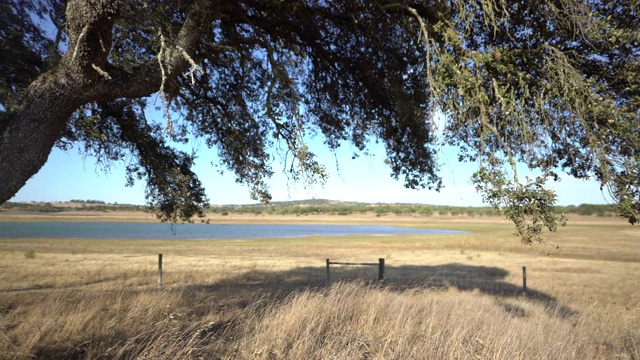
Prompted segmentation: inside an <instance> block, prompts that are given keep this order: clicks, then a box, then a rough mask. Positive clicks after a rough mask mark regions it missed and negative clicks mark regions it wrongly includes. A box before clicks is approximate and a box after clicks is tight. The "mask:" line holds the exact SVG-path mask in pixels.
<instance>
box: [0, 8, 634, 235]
mask: <svg viewBox="0 0 640 360" xmlns="http://www.w3.org/2000/svg"><path fill="white" fill-rule="evenodd" d="M639 9H640V5H639V2H638V1H637V0H617V1H612V0H611V1H582V0H540V1H527V0H475V1H463V0H435V1H434V0H430V1H408V0H398V1H387V0H379V1H364V0H363V1H358V0H356V1H352V0H292V1H281V0H237V1H218V0H148V1H133V0H109V1H108V0H69V1H65V0H41V1H34V0H10V1H8V2H3V3H2V4H1V5H0V46H1V53H0V104H1V105H2V106H1V107H0V110H1V111H0V203H1V202H5V201H7V200H8V199H10V198H11V197H12V196H13V195H14V194H15V193H16V192H17V191H18V190H19V189H20V188H21V187H22V186H23V185H24V184H25V182H26V181H27V180H28V179H29V178H30V177H31V176H33V175H34V174H35V173H36V172H37V171H38V170H39V169H40V168H41V167H42V166H43V164H44V163H45V162H46V160H47V157H48V155H49V153H50V151H51V149H52V148H53V147H54V146H57V147H60V148H62V149H70V148H71V147H73V146H78V147H79V148H81V149H82V150H83V151H84V152H86V153H87V154H90V155H94V156H96V157H97V158H98V159H99V161H103V162H105V163H109V162H112V161H122V160H123V159H128V160H127V173H128V181H130V182H133V181H136V180H144V181H146V183H147V200H148V201H149V203H150V204H152V205H153V206H154V207H155V208H156V210H157V212H158V215H159V217H160V218H161V219H162V220H168V221H185V220H189V219H191V218H193V217H195V216H204V214H203V207H205V206H206V205H207V202H208V200H207V198H206V196H205V193H204V189H203V188H202V185H201V183H200V181H199V180H198V178H197V176H196V174H194V173H193V171H192V169H191V167H192V165H193V161H194V157H195V154H188V153H184V152H181V151H178V150H176V149H175V148H173V147H172V146H171V143H173V142H176V141H177V142H185V141H188V139H189V138H190V137H198V138H201V139H203V140H204V142H205V143H206V144H207V146H209V147H211V148H215V149H217V151H218V154H219V157H220V161H221V163H222V164H221V165H223V166H224V167H226V168H228V169H230V170H231V171H233V173H235V175H236V176H237V180H238V181H239V182H242V183H245V184H247V185H248V186H249V188H250V189H251V196H252V197H253V198H254V199H259V200H262V201H268V200H269V199H270V195H269V190H268V188H267V186H266V183H265V179H267V178H269V176H271V174H272V173H273V169H272V168H271V165H270V164H271V157H272V153H273V149H274V148H276V147H281V148H283V149H284V153H285V155H284V156H285V161H286V162H287V169H288V170H287V171H288V173H289V176H290V177H291V178H293V179H295V180H301V181H306V182H309V183H314V182H315V181H320V182H321V181H323V180H324V178H325V176H326V173H325V167H324V165H323V164H320V163H319V162H318V161H317V159H316V157H315V155H314V153H313V152H312V151H311V150H310V149H309V147H308V146H307V145H306V144H305V138H306V137H307V136H308V135H309V134H317V135H319V136H323V139H324V143H325V144H326V146H327V147H329V148H331V149H336V148H337V147H339V146H341V145H342V144H344V143H351V144H353V145H354V146H355V148H357V149H358V150H359V151H361V152H366V149H367V146H368V144H370V143H371V142H374V141H375V142H381V143H383V144H384V146H385V148H386V151H387V160H386V162H387V163H388V164H389V166H390V168H391V175H392V176H393V177H394V178H398V179H400V178H402V179H403V180H404V183H405V185H406V186H407V187H410V188H429V189H434V190H438V189H440V187H441V186H442V181H441V178H440V175H439V171H438V170H439V166H440V165H441V164H440V162H439V160H438V151H439V149H441V147H442V146H443V145H445V144H446V145H453V146H456V147H458V148H459V149H460V160H461V161H468V162H473V163H476V164H477V165H478V171H477V172H476V173H475V174H474V176H473V178H472V181H473V183H474V184H475V185H476V187H477V189H478V191H480V192H482V194H483V198H484V200H485V201H486V202H487V203H488V204H491V205H493V206H495V207H496V208H498V209H500V210H501V211H502V212H503V214H504V215H505V216H507V217H508V218H509V219H511V220H512V221H514V223H515V224H516V228H517V231H516V232H517V234H518V235H520V236H521V237H522V239H523V241H525V242H528V243H530V242H532V241H536V240H537V241H542V238H541V237H540V233H541V231H542V229H543V228H548V229H550V230H555V228H556V227H557V226H558V225H562V224H564V220H565V219H564V217H563V216H562V215H561V214H556V213H555V211H554V208H553V205H554V203H555V201H556V196H555V194H554V193H553V191H551V190H548V189H547V188H546V187H545V183H546V182H547V181H548V180H554V179H557V178H558V176H559V174H560V173H566V174H568V175H570V176H573V177H576V178H581V179H587V178H590V179H596V180H598V181H599V182H600V183H601V184H602V186H603V187H606V188H607V189H609V190H610V192H611V195H612V197H613V198H614V199H615V201H616V202H617V204H618V209H619V212H620V214H621V215H622V216H624V217H625V218H627V219H628V220H629V222H631V223H632V224H633V223H636V222H637V221H638V215H639V213H640V163H639V160H638V159H639V151H640V126H639V125H640V78H639V76H640V75H639V74H640V59H639V57H640V27H639V26H638V23H637V19H638V10H639ZM154 96H155V97H159V98H160V99H161V100H162V101H161V102H162V104H163V108H164V111H165V114H166V115H165V117H164V119H147V117H146V116H145V109H146V108H147V107H148V106H151V103H152V101H153V100H152V99H153V97H154ZM438 113H442V114H444V116H445V119H446V120H445V124H444V128H441V129H436V127H437V124H436V122H435V121H434V117H435V116H436V114H438ZM517 164H525V165H526V166H528V167H529V168H531V169H536V170H538V171H539V173H540V174H542V175H541V176H539V177H537V178H535V179H528V178H524V179H523V178H522V177H521V176H519V175H518V171H517Z"/></svg>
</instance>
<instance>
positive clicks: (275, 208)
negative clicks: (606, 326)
mask: <svg viewBox="0 0 640 360" xmlns="http://www.w3.org/2000/svg"><path fill="white" fill-rule="evenodd" d="M557 211H558V212H560V213H564V214H577V215H598V216H614V215H615V214H616V208H615V205H593V204H582V205H579V206H574V205H570V206H558V207H557ZM208 212H211V213H217V214H221V215H228V214H232V213H233V214H255V215H261V214H278V215H298V216H300V215H317V214H322V215H351V214H375V215H376V216H384V215H390V214H394V215H422V216H431V215H436V214H437V215H440V216H448V215H450V216H460V215H466V216H500V214H499V213H498V211H497V210H495V209H494V208H493V207H471V206H446V205H422V204H366V203H340V202H331V201H328V200H325V201H317V200H314V201H313V202H304V201H297V202H284V203H273V204H271V205H227V206H215V207H210V208H209V209H208Z"/></svg>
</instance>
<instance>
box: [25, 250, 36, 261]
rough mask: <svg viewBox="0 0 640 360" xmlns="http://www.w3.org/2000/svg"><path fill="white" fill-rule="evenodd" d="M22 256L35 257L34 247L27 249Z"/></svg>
mask: <svg viewBox="0 0 640 360" xmlns="http://www.w3.org/2000/svg"><path fill="white" fill-rule="evenodd" d="M24 257H25V259H35V258H36V251H35V250H34V249H29V251H26V252H25V253H24Z"/></svg>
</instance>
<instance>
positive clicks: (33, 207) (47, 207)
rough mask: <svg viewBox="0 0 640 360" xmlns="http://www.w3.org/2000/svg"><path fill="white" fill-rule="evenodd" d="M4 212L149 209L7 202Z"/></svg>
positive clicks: (142, 208) (96, 202)
mask: <svg viewBox="0 0 640 360" xmlns="http://www.w3.org/2000/svg"><path fill="white" fill-rule="evenodd" d="M73 203H79V204H81V206H73V205H72V204H73ZM2 210H13V211H21V212H41V213H60V212H65V211H99V212H108V211H145V212H148V211H149V208H148V207H147V206H145V205H130V204H107V203H105V202H104V201H99V200H71V201H70V202H67V203H56V204H52V203H50V202H38V203H34V202H31V203H22V202H6V203H4V204H2V206H0V211H2Z"/></svg>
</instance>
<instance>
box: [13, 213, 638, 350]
mask: <svg viewBox="0 0 640 360" xmlns="http://www.w3.org/2000/svg"><path fill="white" fill-rule="evenodd" d="M2 220H4V221H18V220H31V221H33V220H60V221H68V220H73V221H82V220H92V221H96V220H105V221H114V220H117V221H124V220H126V221H150V220H152V218H151V216H150V215H148V214H142V213H139V214H138V213H131V214H122V213H118V214H111V213H100V214H86V213H82V214H73V213H71V214H69V213H64V214H53V215H51V214H48V215H35V214H34V215H29V214H7V213H4V214H0V221H2ZM211 220H212V222H216V223H219V222H228V223H232V222H233V223H344V224H388V225H399V226H412V227H434V228H441V229H462V230H468V231H470V232H469V233H467V234H462V235H443V236H441V235H428V236H424V235H421V236H406V237H394V236H347V237H305V238H287V239H261V240H247V239H231V240H215V241H200V240H197V241H194V240H191V241H153V240H148V241H147V240H144V241H143V240H136V241H122V240H109V239H103V240H50V239H20V240H9V239H2V240H0V357H1V358H6V359H14V358H15V359H31V358H42V359H56V358H57V359H111V358H123V359H134V358H139V359H160V358H193V359H199V358H202V359H216V358H221V359H224V358H229V359H235V358H239V359H331V358H334V359H408V358H415V359H422V358H424V359H440V358H453V359H477V358H481V359H486V358H490V359H493V358H497V359H603V358H605V359H609V358H610V359H639V358H640V325H638V324H640V230H639V229H638V228H637V227H632V226H630V225H628V224H625V223H624V222H623V221H621V220H618V219H616V218H605V217H595V216H594V217H573V218H571V219H570V222H569V225H568V226H567V227H566V228H563V229H561V230H559V231H558V233H555V234H551V235H549V241H550V242H552V243H559V244H561V245H562V249H561V250H556V249H555V248H552V247H550V246H542V245H536V246H532V247H529V246H524V245H521V244H520V242H519V240H518V239H517V238H515V237H513V236H512V235H511V233H512V231H513V229H512V227H511V226H510V225H509V223H507V222H505V221H502V220H500V219H498V218H495V217H451V216H427V217H421V216H395V215H388V216H383V217H376V216H374V215H368V214H360V215H348V216H338V215H336V216H329V215H322V216H271V215H260V216H255V215H250V214H247V215H240V214H237V215H234V214H232V215H229V216H219V215H212V218H211ZM159 253H162V254H164V261H163V267H164V271H163V273H164V278H163V285H164V286H163V287H162V289H159V288H158V285H157V283H158V280H157V279H158V277H157V260H158V256H157V254H159ZM326 258H331V259H332V260H336V261H355V262H376V261H377V259H378V258H385V260H386V265H387V269H386V279H385V281H384V282H383V283H382V284H377V283H376V282H375V281H374V279H375V278H376V276H377V269H375V268H373V267H371V268H369V267H336V268H335V269H332V271H333V273H332V277H333V278H334V279H337V280H336V281H332V283H330V284H329V283H327V281H326V278H325V277H326V275H325V259H326ZM523 266H526V268H527V285H528V289H529V292H528V295H527V296H523V295H522V291H521V286H522V267H523Z"/></svg>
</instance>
